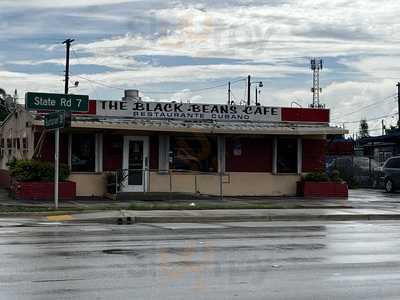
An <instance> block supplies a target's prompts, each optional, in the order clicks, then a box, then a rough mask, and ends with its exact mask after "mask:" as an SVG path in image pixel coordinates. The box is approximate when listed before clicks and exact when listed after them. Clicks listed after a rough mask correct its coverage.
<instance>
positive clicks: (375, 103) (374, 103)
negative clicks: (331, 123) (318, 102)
mask: <svg viewBox="0 0 400 300" xmlns="http://www.w3.org/2000/svg"><path fill="white" fill-rule="evenodd" d="M394 96H396V94H393V95H390V96H388V97H386V98H383V99H382V100H379V101H374V102H373V103H371V104H368V105H366V106H363V107H360V108H359V109H357V110H355V111H352V112H349V113H346V114H344V115H342V116H340V117H339V119H334V120H336V121H337V120H340V119H342V118H344V117H347V116H350V115H352V114H356V113H358V112H360V111H362V110H364V109H367V108H370V107H373V106H375V105H378V104H382V101H385V100H388V99H390V98H392V97H394ZM392 100H393V101H394V100H395V99H392ZM396 101H397V99H396ZM338 113H339V112H338Z"/></svg>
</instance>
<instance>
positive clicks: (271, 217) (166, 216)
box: [45, 209, 400, 224]
mask: <svg viewBox="0 0 400 300" xmlns="http://www.w3.org/2000/svg"><path fill="white" fill-rule="evenodd" d="M128 217H129V218H131V222H132V223H210V222H251V221H253V222H254V221H316V220H320V221H321V220H326V221H353V220H400V210H389V209H241V210H238V209H224V210H176V211H174V210H163V211H160V210H153V211H126V210H121V211H105V212H94V213H78V214H72V215H68V214H66V215H58V216H49V217H46V218H45V219H46V220H47V221H54V222H60V221H70V222H91V223H114V224H116V223H117V222H118V219H120V221H122V222H124V223H127V218H128Z"/></svg>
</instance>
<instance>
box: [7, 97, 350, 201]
mask: <svg viewBox="0 0 400 300" xmlns="http://www.w3.org/2000/svg"><path fill="white" fill-rule="evenodd" d="M46 113H47V112H45V111H28V110H26V109H25V107H23V106H18V107H17V109H16V110H15V112H14V113H12V114H10V115H9V116H8V118H7V119H6V120H5V121H4V122H3V124H2V125H1V130H0V133H1V144H0V146H1V147H0V168H1V169H2V170H1V172H2V173H6V172H7V162H8V161H10V160H11V159H13V158H17V159H21V158H35V159H41V160H48V161H54V132H53V131H51V130H46V129H45V128H44V120H43V119H44V115H45V114H46ZM343 133H345V132H344V130H343V129H342V128H338V127H332V126H330V125H329V110H328V109H313V108H291V107H265V106H239V105H224V104H199V103H177V102H145V101H142V100H141V99H140V98H139V95H138V91H136V90H129V91H126V93H125V97H124V98H123V99H122V100H108V101H104V100H102V101H97V100H90V101H89V107H88V111H87V112H83V113H73V115H72V122H71V126H70V127H69V128H65V129H62V130H61V134H60V156H59V157H60V162H61V163H64V164H67V165H68V166H69V168H70V170H71V175H70V178H69V180H71V181H74V182H76V187H77V196H79V197H86V196H99V197H101V196H104V195H105V194H107V193H135V192H138V193H143V192H145V193H147V192H149V193H170V192H173V193H190V194H204V195H221V194H222V195H224V196H243V195H245V196H284V195H295V194H296V182H297V181H299V180H300V178H301V175H302V174H304V173H308V172H315V171H324V169H325V149H326V147H325V145H326V140H327V137H328V136H333V135H341V134H343ZM115 181H116V182H117V184H116V185H115V184H114V186H113V185H112V184H111V183H113V182H115ZM110 186H111V189H110ZM114 190H115V191H114Z"/></svg>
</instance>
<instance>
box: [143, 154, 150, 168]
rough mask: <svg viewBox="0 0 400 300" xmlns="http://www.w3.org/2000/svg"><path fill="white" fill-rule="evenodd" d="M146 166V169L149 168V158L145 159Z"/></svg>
mask: <svg viewBox="0 0 400 300" xmlns="http://www.w3.org/2000/svg"><path fill="white" fill-rule="evenodd" d="M144 166H145V168H147V167H148V166H149V158H148V157H147V156H146V157H145V158H144Z"/></svg>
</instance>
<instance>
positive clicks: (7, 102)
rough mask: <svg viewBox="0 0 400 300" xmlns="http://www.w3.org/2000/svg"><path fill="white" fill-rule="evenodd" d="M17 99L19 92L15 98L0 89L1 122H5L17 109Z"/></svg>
mask: <svg viewBox="0 0 400 300" xmlns="http://www.w3.org/2000/svg"><path fill="white" fill-rule="evenodd" d="M16 98H17V90H15V94H14V97H13V96H11V95H9V94H7V93H6V91H5V90H3V89H1V88H0V121H3V120H4V119H5V118H7V116H8V115H9V113H10V112H11V111H13V110H14V109H15V100H16Z"/></svg>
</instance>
